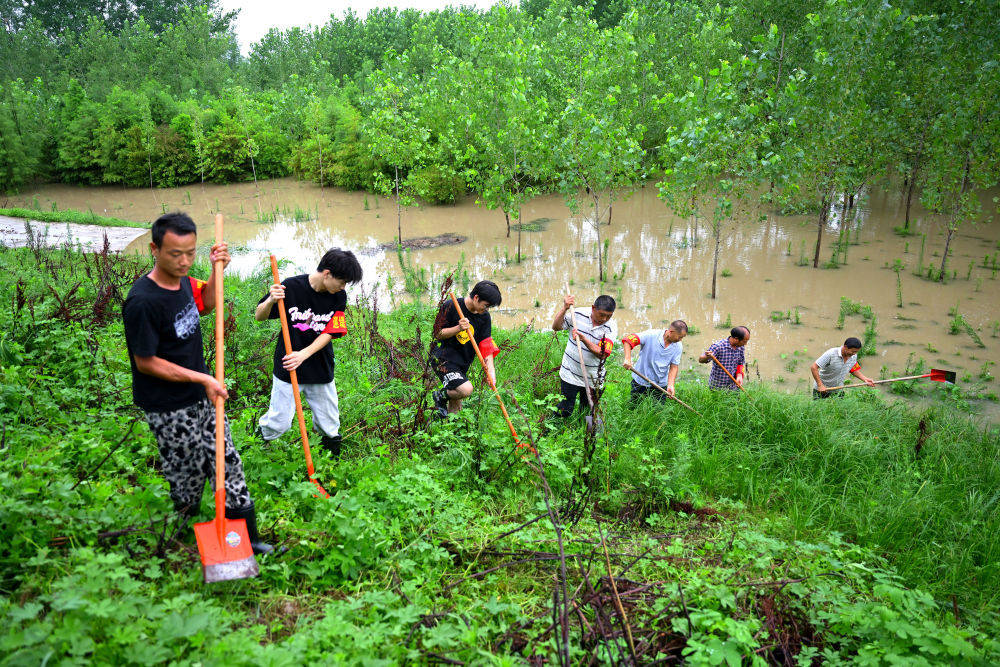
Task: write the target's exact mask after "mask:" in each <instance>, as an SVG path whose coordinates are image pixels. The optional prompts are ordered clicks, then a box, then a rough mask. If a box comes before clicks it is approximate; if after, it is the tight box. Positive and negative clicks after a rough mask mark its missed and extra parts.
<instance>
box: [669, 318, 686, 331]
mask: <svg viewBox="0 0 1000 667" xmlns="http://www.w3.org/2000/svg"><path fill="white" fill-rule="evenodd" d="M670 328H671V329H673V330H674V331H683V332H684V333H687V330H688V323H687V322H685V321H684V320H674V321H673V322H671V323H670Z"/></svg>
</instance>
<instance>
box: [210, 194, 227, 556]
mask: <svg viewBox="0 0 1000 667" xmlns="http://www.w3.org/2000/svg"><path fill="white" fill-rule="evenodd" d="M215 242H216V244H219V243H222V214H221V213H217V214H216V216H215ZM213 269H214V273H215V379H216V380H218V382H219V384H220V385H222V386H223V387H225V386H226V372H225V359H226V348H225V343H224V341H223V335H224V333H223V329H224V327H225V313H224V311H225V308H226V304H225V301H224V300H223V298H224V295H225V291H224V289H223V279H224V273H225V270H226V265H225V264H224V263H223V262H222V260H216V261H215V264H214V266H213ZM225 402H226V399H224V398H223V397H222V396H221V395H219V396H216V398H215V528H216V530H217V531H218V537H219V544H220V545H221V544H225V542H224V541H223V540H224V538H225V533H226V407H225Z"/></svg>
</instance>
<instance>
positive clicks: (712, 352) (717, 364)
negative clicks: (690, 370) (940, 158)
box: [698, 327, 750, 391]
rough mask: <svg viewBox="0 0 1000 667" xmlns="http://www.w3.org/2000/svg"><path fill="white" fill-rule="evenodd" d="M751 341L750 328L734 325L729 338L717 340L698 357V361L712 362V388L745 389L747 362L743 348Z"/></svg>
mask: <svg viewBox="0 0 1000 667" xmlns="http://www.w3.org/2000/svg"><path fill="white" fill-rule="evenodd" d="M749 342H750V330H749V329H747V328H746V327H733V328H732V329H731V330H730V331H729V338H723V339H722V340H718V341H715V342H714V343H712V345H711V346H710V347H709V348H708V349H707V350H705V352H704V353H703V354H702V355H701V356H700V357H698V363H700V364H708V363H711V364H712V372H711V373H710V374H709V376H708V386H709V387H710V388H711V389H728V390H730V391H743V390H744V389H743V380H744V377H745V371H746V363H747V362H746V356H745V354H744V350H743V348H744V347H745V346H746V344H747V343H749Z"/></svg>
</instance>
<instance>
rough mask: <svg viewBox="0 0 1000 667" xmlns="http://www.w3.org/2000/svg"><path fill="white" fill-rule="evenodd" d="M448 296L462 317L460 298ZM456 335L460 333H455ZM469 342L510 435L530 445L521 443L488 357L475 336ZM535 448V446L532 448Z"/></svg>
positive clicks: (452, 293) (519, 445)
mask: <svg viewBox="0 0 1000 667" xmlns="http://www.w3.org/2000/svg"><path fill="white" fill-rule="evenodd" d="M448 296H450V297H451V302H452V304H453V305H454V306H455V313H456V314H457V315H458V319H462V308H461V307H460V306H459V305H458V299H456V298H455V293H454V292H448ZM455 335H456V336H457V335H458V334H455ZM468 342H469V344H470V345H472V349H473V350H475V351H476V357H478V358H479V363H480V364H482V366H483V374H484V375H485V376H486V384H488V385H489V386H490V389H492V390H493V395H494V396H496V397H497V403H499V404H500V411H501V412H503V418H504V420H506V422H507V428H509V429H510V435H511V437H513V438H514V442H515V443H516V444H517V446H518V447H528V446H529V445H524V444H522V443H521V439H520V438H519V437H517V431H515V430H514V424H513V423H512V422H511V421H510V415H508V414H507V406H506V405H504V404H503V399H502V398H500V392H499V391H497V386H496V384H495V383H494V382H493V378H491V377H490V369H489V368H488V367H487V366H486V359H484V358H483V353H482V351H481V350H480V349H479V346H478V345H476V338H475V336H472V335H470V336H469V341H468ZM532 449H533V448H532Z"/></svg>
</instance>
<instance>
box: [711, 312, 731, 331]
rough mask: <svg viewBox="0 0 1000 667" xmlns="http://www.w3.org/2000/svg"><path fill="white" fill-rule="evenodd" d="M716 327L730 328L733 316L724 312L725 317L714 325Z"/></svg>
mask: <svg viewBox="0 0 1000 667" xmlns="http://www.w3.org/2000/svg"><path fill="white" fill-rule="evenodd" d="M715 328H716V329H732V328H733V316H732V315H731V314H730V313H726V319H725V320H723V321H722V322H719V323H718V324H716V325H715Z"/></svg>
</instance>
